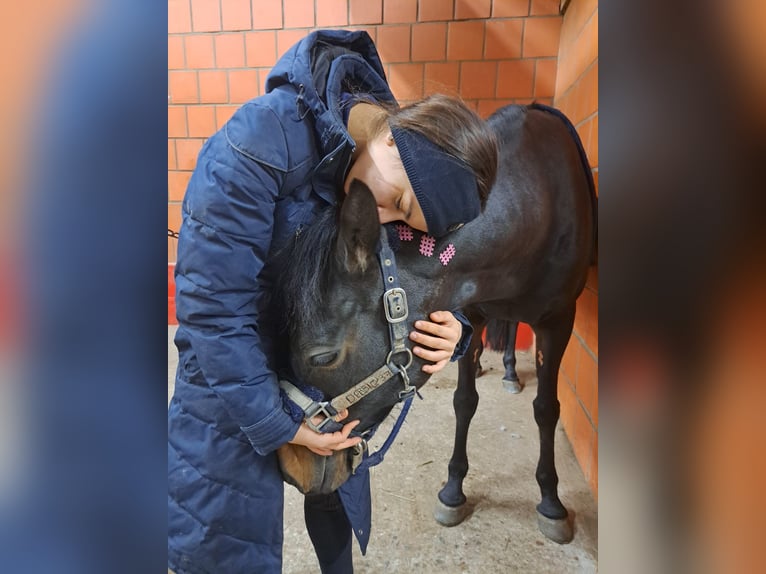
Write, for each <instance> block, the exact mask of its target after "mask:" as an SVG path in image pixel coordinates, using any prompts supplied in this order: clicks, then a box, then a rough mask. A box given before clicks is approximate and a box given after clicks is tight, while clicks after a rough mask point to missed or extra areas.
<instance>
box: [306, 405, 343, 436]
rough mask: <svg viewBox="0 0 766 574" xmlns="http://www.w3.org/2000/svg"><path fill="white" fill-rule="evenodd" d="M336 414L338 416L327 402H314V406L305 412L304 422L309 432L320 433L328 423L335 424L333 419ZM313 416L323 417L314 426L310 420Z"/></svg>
mask: <svg viewBox="0 0 766 574" xmlns="http://www.w3.org/2000/svg"><path fill="white" fill-rule="evenodd" d="M337 414H338V411H337V410H336V409H335V407H333V406H332V405H331V404H330V403H329V402H327V401H321V402H315V403H314V404H312V405H311V407H309V409H307V410H306V411H305V415H306V416H305V418H304V420H305V422H306V424H307V425H308V427H309V428H310V429H311V430H313V431H315V432H318V433H321V432H322V429H323V428H324V427H325V425H327V424H328V423H329V422H336V421H335V419H334V418H333V417H335V415H337ZM315 416H323V417H324V419H322V420H321V421H319V422H318V423H316V424H314V423H313V422H312V420H311V419H312V418H314V417H315Z"/></svg>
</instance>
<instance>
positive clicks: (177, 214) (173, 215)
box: [168, 200, 181, 241]
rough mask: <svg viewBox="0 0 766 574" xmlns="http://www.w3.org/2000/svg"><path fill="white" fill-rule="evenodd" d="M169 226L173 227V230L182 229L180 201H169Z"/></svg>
mask: <svg viewBox="0 0 766 574" xmlns="http://www.w3.org/2000/svg"><path fill="white" fill-rule="evenodd" d="M179 201H180V200H179ZM168 227H169V228H170V229H172V230H173V231H178V230H179V229H181V204H180V203H177V202H168ZM175 241H177V240H175Z"/></svg>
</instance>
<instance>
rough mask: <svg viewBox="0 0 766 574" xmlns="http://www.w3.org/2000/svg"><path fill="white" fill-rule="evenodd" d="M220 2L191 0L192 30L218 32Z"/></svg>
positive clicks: (219, 27) (219, 25)
mask: <svg viewBox="0 0 766 574" xmlns="http://www.w3.org/2000/svg"><path fill="white" fill-rule="evenodd" d="M219 8H220V4H219V3H218V2H212V1H211V0H191V12H192V30H193V31H195V32H218V31H220V30H221V11H220V10H219Z"/></svg>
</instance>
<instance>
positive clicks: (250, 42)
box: [245, 31, 277, 68]
mask: <svg viewBox="0 0 766 574" xmlns="http://www.w3.org/2000/svg"><path fill="white" fill-rule="evenodd" d="M245 53H246V54H247V64H246V65H247V67H249V68H257V67H261V66H264V67H265V66H273V65H274V64H276V62H277V33H276V32H271V31H269V32H248V33H247V34H245Z"/></svg>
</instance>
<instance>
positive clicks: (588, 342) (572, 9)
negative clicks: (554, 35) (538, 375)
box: [554, 0, 598, 497]
mask: <svg viewBox="0 0 766 574" xmlns="http://www.w3.org/2000/svg"><path fill="white" fill-rule="evenodd" d="M554 105H555V106H556V107H557V108H560V109H561V110H562V111H563V112H564V113H565V114H566V115H567V116H568V117H569V118H570V119H571V120H572V122H573V123H574V125H575V127H576V128H577V132H578V133H579V134H580V138H581V139H582V141H583V144H584V146H585V151H586V152H587V153H588V159H589V160H590V164H591V168H592V170H591V171H592V172H593V178H594V181H595V182H596V190H598V0H572V1H571V3H570V4H569V6H568V8H567V10H566V13H565V14H564V21H563V24H562V26H561V38H560V45H559V53H558V74H557V76H556V89H555V96H554ZM559 400H560V401H561V421H562V423H563V425H564V429H565V430H566V433H567V436H568V437H569V440H570V442H571V443H572V448H573V449H574V452H575V455H576V456H577V460H578V462H579V463H580V468H582V470H583V473H584V474H585V478H586V479H587V480H588V482H589V483H590V487H591V491H592V492H593V495H594V496H595V497H597V496H598V267H597V266H596V265H594V266H592V267H591V268H590V270H589V273H588V280H587V283H586V285H585V290H584V291H583V293H582V295H580V298H579V299H578V301H577V315H576V317H575V326H574V333H573V334H572V338H571V339H570V340H569V345H568V347H567V350H566V353H565V354H564V359H563V361H562V363H561V372H560V375H559Z"/></svg>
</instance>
